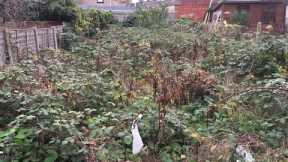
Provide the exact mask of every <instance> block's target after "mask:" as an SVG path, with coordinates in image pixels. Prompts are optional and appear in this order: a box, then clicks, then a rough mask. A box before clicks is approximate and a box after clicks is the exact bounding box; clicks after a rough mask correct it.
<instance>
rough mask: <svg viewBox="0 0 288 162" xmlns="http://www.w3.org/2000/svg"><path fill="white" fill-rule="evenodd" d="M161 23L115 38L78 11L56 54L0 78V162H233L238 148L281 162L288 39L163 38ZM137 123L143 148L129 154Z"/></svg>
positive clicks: (199, 31)
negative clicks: (133, 128)
mask: <svg viewBox="0 0 288 162" xmlns="http://www.w3.org/2000/svg"><path fill="white" fill-rule="evenodd" d="M165 12H166V11H165V10H164V9H163V8H161V9H160V8H159V9H155V12H154V11H153V12H151V13H150V12H148V11H144V10H142V11H138V12H137V13H136V16H135V18H136V21H135V22H136V23H132V25H131V26H135V27H123V26H120V25H109V23H111V22H112V16H111V13H102V12H99V11H96V10H88V11H82V10H76V13H77V14H76V17H75V19H74V18H73V21H71V22H73V24H74V25H72V26H70V29H68V28H67V29H66V30H65V31H66V33H64V35H65V37H63V38H65V39H63V40H62V41H61V45H62V47H65V50H55V51H53V50H43V51H41V52H40V53H38V54H28V55H27V56H23V58H22V59H21V60H20V61H19V63H17V64H15V65H10V66H7V67H5V68H3V69H2V70H1V72H0V160H3V161H45V162H53V161H59V162H60V161H61V162H62V161H63V162H65V161H67V162H68V161H69V162H71V161H72V162H73V161H75V162H78V161H87V162H88V161H147V162H153V161H163V162H172V161H173V162H174V161H197V162H198V161H199V162H202V161H203V162H204V161H211V162H212V161H236V160H239V159H241V157H239V156H238V154H237V153H236V151H235V150H236V147H237V146H243V147H244V148H246V149H247V150H249V151H250V152H251V153H252V155H253V157H254V158H255V159H256V161H263V162H274V161H275V162H276V161H277V162H278V161H279V162H284V161H287V160H288V149H287V145H288V141H287V136H288V128H287V122H288V95H287V94H288V93H287V92H288V78H287V76H288V44H287V42H288V41H287V35H271V34H261V35H257V39H256V38H255V37H254V36H253V35H252V36H249V35H248V36H247V35H244V34H241V35H237V37H236V36H226V35H222V34H221V33H217V32H215V33H207V32H205V31H204V30H203V29H204V27H203V25H201V24H197V23H193V22H191V21H188V20H185V19H182V20H179V21H178V22H177V23H176V24H173V25H171V26H170V27H169V28H168V27H167V26H165V25H162V24H165V23H164V20H162V19H164V18H165V14H164V13H165ZM59 13H60V12H59ZM64 13H69V12H64ZM156 20H157V21H156ZM155 22H156V24H155ZM159 22H163V23H159ZM158 23H159V24H158ZM154 25H155V26H154ZM128 26H130V25H128ZM103 29H106V30H103ZM224 30H225V29H224ZM71 31H76V32H77V33H73V32H71ZM85 36H88V37H85ZM140 113H143V115H144V117H143V119H142V120H141V121H140V122H139V129H140V134H141V136H142V138H143V141H144V143H145V148H144V149H143V150H142V152H141V153H140V154H138V155H133V154H132V151H131V144H132V136H131V132H130V131H131V130H130V129H131V124H132V121H133V120H134V119H135V118H136V117H137V116H138V114H140ZM242 160H243V159H242Z"/></svg>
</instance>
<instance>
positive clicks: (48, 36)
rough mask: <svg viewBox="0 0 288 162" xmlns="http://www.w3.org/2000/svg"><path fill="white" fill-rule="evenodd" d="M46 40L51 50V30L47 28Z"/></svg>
mask: <svg viewBox="0 0 288 162" xmlns="http://www.w3.org/2000/svg"><path fill="white" fill-rule="evenodd" d="M46 34H47V35H46V38H47V48H50V34H49V28H47V31H46Z"/></svg>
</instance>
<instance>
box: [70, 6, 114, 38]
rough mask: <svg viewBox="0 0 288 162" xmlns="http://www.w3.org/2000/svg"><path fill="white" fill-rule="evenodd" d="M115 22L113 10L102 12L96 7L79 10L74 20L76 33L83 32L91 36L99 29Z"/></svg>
mask: <svg viewBox="0 0 288 162" xmlns="http://www.w3.org/2000/svg"><path fill="white" fill-rule="evenodd" d="M113 22H114V18H113V15H112V13H111V12H101V11H99V10H96V9H90V10H81V9H80V10H77V17H76V20H75V22H74V29H75V31H76V33H83V34H84V35H86V36H88V37H91V36H95V35H96V33H97V32H98V31H99V30H103V29H105V28H108V24H111V23H113Z"/></svg>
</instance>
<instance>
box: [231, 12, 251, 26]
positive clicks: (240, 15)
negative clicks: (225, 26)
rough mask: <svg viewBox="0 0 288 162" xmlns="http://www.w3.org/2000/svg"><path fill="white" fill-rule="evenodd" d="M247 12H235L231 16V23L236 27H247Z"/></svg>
mask: <svg viewBox="0 0 288 162" xmlns="http://www.w3.org/2000/svg"><path fill="white" fill-rule="evenodd" d="M248 16H249V15H248V12H247V11H245V10H237V11H235V12H233V14H232V18H231V19H232V23H233V24H238V25H247V23H248V20H249V17H248Z"/></svg>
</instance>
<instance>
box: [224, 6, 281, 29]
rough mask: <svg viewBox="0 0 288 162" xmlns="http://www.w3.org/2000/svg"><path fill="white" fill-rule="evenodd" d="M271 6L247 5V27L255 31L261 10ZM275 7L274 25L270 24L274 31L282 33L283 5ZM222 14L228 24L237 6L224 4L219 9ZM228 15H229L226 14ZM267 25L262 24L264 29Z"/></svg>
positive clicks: (259, 20) (260, 18)
mask: <svg viewBox="0 0 288 162" xmlns="http://www.w3.org/2000/svg"><path fill="white" fill-rule="evenodd" d="M267 5H268V6H269V5H271V4H249V6H250V7H249V11H250V12H249V18H248V27H249V28H251V29H256V27H257V23H258V22H261V21H262V13H263V9H264V8H265V7H267ZM275 5H276V15H275V18H276V20H275V23H274V24H270V25H272V26H273V27H274V30H276V31H278V32H282V31H283V30H284V27H285V5H284V4H281V3H279V4H275ZM220 9H221V10H222V11H223V13H226V14H224V16H223V17H224V19H225V20H227V21H228V22H230V20H231V15H232V14H233V12H234V11H236V10H237V5H234V4H225V5H223V6H222V7H221V8H220ZM227 13H230V14H227ZM267 25H268V24H263V28H265V27H266V26H267Z"/></svg>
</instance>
